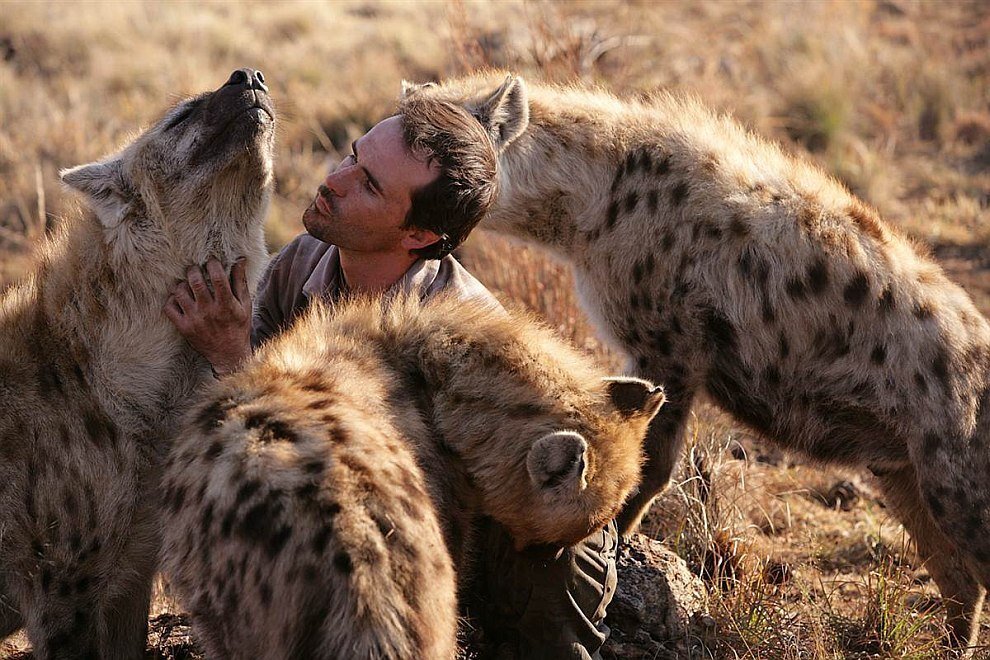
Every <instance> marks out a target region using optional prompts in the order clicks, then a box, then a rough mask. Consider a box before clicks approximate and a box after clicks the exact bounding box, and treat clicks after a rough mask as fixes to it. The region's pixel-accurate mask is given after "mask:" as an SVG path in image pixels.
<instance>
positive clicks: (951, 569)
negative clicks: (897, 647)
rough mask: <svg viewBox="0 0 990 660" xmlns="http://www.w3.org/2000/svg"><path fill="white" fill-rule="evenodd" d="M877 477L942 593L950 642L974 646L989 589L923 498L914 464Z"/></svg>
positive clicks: (888, 501) (893, 509)
mask: <svg viewBox="0 0 990 660" xmlns="http://www.w3.org/2000/svg"><path fill="white" fill-rule="evenodd" d="M878 480H879V482H880V487H881V489H882V491H883V494H884V500H885V502H886V504H887V506H888V507H890V509H891V510H892V511H893V512H894V515H895V516H896V517H897V519H898V520H900V521H901V523H902V524H903V525H904V527H905V528H906V529H907V530H908V532H909V533H910V534H911V538H912V539H914V542H915V544H916V545H917V548H918V555H919V557H920V558H921V559H922V560H923V561H924V562H925V567H926V568H927V569H928V572H929V573H930V574H931V576H932V578H933V579H934V580H935V583H936V584H937V585H938V588H939V591H940V592H941V594H942V600H943V602H944V604H945V614H946V624H947V626H948V629H949V635H950V638H949V640H948V643H949V645H950V646H952V647H954V648H957V649H964V648H966V647H968V646H973V645H974V644H975V642H976V636H977V633H978V632H979V621H980V612H981V610H982V609H983V597H984V595H985V593H986V590H985V589H984V588H983V587H982V586H981V585H980V582H979V580H978V579H977V576H976V575H975V574H974V573H973V572H972V570H971V569H970V566H969V565H968V564H967V558H966V557H965V556H964V554H963V553H962V552H960V551H959V550H958V549H957V546H956V544H955V543H953V542H952V540H951V539H950V538H949V537H948V536H946V534H945V533H944V532H942V530H941V529H940V528H939V526H938V525H937V524H936V522H935V519H934V518H933V517H932V515H931V513H930V512H929V508H928V506H926V505H925V503H924V502H923V501H922V496H921V490H920V486H919V482H918V475H917V473H916V472H915V469H914V467H912V466H910V465H909V466H906V467H904V468H901V469H898V470H894V471H890V472H885V473H883V474H880V475H878Z"/></svg>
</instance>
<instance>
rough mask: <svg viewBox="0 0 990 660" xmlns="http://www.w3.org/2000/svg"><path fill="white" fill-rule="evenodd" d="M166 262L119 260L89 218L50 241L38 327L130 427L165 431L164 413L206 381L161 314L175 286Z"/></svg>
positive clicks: (41, 274) (40, 283)
mask: <svg viewBox="0 0 990 660" xmlns="http://www.w3.org/2000/svg"><path fill="white" fill-rule="evenodd" d="M87 220H89V221H87ZM152 254H154V253H152ZM168 261H169V260H168V258H167V257H165V258H161V259H159V258H158V255H154V256H153V257H151V258H148V259H145V260H143V261H142V262H141V263H137V262H130V263H128V262H122V261H120V260H119V259H114V257H113V255H112V253H111V250H110V249H109V248H108V246H107V244H106V242H105V241H104V239H103V236H102V233H101V227H100V225H99V223H98V222H97V221H96V220H95V219H92V218H86V219H84V220H83V221H81V222H77V223H74V224H73V225H72V226H70V227H69V229H68V230H67V231H66V232H65V234H63V235H62V236H61V237H59V238H58V239H56V240H55V241H53V243H52V245H51V246H50V247H49V249H48V251H47V253H46V255H45V258H44V260H43V263H42V267H41V270H40V272H39V274H38V278H37V286H38V289H39V298H40V300H41V309H40V310H39V311H40V313H41V319H40V322H42V323H44V324H45V325H46V326H47V328H46V329H47V331H48V332H50V333H51V335H52V336H53V337H54V338H55V340H56V341H59V342H60V343H61V344H62V345H64V346H66V347H67V349H69V352H70V353H71V355H72V356H73V360H74V361H75V362H76V364H75V365H73V368H75V367H76V366H78V368H79V370H80V371H81V372H82V373H83V374H85V379H86V382H87V384H88V386H89V387H90V388H91V389H92V390H93V392H94V394H95V395H96V396H97V398H98V399H99V400H100V401H101V403H102V404H103V405H104V406H105V407H106V408H108V409H113V410H114V411H115V414H118V415H120V416H122V417H131V418H132V420H133V422H134V424H135V426H134V427H132V428H140V426H141V425H142V424H144V425H148V426H156V427H161V425H162V424H161V422H162V419H163V417H162V415H163V413H165V414H166V415H167V414H168V413H169V412H171V410H170V408H171V407H172V406H173V405H174V404H177V403H178V402H179V401H180V399H181V397H183V396H185V395H188V394H189V393H190V392H191V390H192V388H193V387H194V386H195V385H198V384H199V383H200V382H201V381H202V379H203V378H204V377H206V376H208V374H209V370H208V368H207V366H206V365H205V364H204V363H202V361H201V360H199V359H197V357H196V355H195V354H194V353H193V351H192V349H191V348H190V347H189V346H188V344H187V343H186V342H185V340H183V339H182V338H181V337H180V336H179V335H178V333H177V332H176V330H175V329H174V328H173V327H172V326H171V324H170V323H169V321H168V319H167V318H166V317H165V316H164V314H163V312H162V308H163V307H164V305H165V301H166V299H167V298H168V294H169V291H170V286H172V285H174V282H175V278H174V276H173V275H171V274H170V270H174V269H175V267H174V266H171V265H170V264H168V263H167V262H168Z"/></svg>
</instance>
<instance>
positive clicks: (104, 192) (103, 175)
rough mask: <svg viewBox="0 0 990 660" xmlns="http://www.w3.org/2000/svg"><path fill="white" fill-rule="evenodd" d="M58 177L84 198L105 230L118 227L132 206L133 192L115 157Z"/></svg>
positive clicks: (66, 171) (73, 168)
mask: <svg viewBox="0 0 990 660" xmlns="http://www.w3.org/2000/svg"><path fill="white" fill-rule="evenodd" d="M59 176H60V177H61V179H62V183H64V184H65V185H66V186H68V187H69V188H72V189H73V190H77V191H79V192H81V193H82V194H83V195H85V196H86V197H87V199H88V201H89V205H90V206H91V207H92V209H93V211H95V212H96V215H97V216H98V217H99V218H100V222H101V223H102V224H103V225H104V226H105V227H107V228H108V229H112V228H114V227H116V226H117V225H119V224H120V223H121V221H123V219H124V218H126V217H127V215H128V213H130V211H131V210H132V208H133V206H134V202H135V195H134V190H133V187H132V186H131V183H130V181H129V179H128V177H127V175H126V174H125V173H124V165H123V161H122V160H121V159H119V158H114V159H111V160H106V161H103V162H96V163H89V164H87V165H79V166H77V167H72V168H69V169H66V170H62V171H61V172H59Z"/></svg>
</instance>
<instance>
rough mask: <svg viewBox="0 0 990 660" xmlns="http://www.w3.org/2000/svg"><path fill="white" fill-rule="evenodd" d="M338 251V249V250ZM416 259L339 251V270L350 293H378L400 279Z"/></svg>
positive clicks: (406, 256) (388, 254)
mask: <svg viewBox="0 0 990 660" xmlns="http://www.w3.org/2000/svg"><path fill="white" fill-rule="evenodd" d="M338 249H339V248H338ZM414 263H416V257H415V256H413V255H411V254H409V253H408V252H407V253H406V255H405V256H403V255H396V254H395V253H385V254H372V253H368V252H350V251H348V250H343V249H341V250H340V269H341V271H342V272H343V275H344V279H345V280H346V281H347V288H348V290H349V291H351V292H352V293H380V292H382V291H386V290H388V289H389V287H391V286H392V285H393V284H395V283H396V282H398V281H399V280H400V279H402V276H403V275H405V274H406V271H407V270H409V268H410V266H412V265H413V264H414Z"/></svg>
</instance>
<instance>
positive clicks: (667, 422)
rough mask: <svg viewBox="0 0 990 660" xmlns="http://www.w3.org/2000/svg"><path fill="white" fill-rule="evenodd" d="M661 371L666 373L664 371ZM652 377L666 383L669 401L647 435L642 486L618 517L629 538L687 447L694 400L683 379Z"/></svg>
mask: <svg viewBox="0 0 990 660" xmlns="http://www.w3.org/2000/svg"><path fill="white" fill-rule="evenodd" d="M651 371H652V370H651ZM658 373H660V374H662V373H663V371H662V370H661V371H659V372H658ZM644 377H648V376H644ZM652 377H653V378H654V382H657V383H660V384H661V385H663V388H664V391H665V392H666V395H667V403H666V404H664V406H663V408H661V409H660V412H659V413H658V414H657V416H656V417H654V418H653V421H652V422H650V428H649V430H648V431H647V434H646V442H645V444H644V449H645V452H646V463H645V464H644V465H643V473H642V480H641V481H640V484H639V489H638V490H636V491H635V492H634V493H633V494H632V495H630V497H629V499H628V500H627V501H626V503H625V505H624V506H623V507H622V511H620V512H619V515H618V516H617V517H616V523H617V524H618V527H619V534H620V535H621V536H623V537H628V536H630V535H631V534H632V533H633V532H635V531H636V530H637V529H639V525H640V523H641V522H642V520H643V516H644V515H646V512H647V511H649V510H650V506H651V505H652V504H653V500H654V499H655V498H656V496H657V495H659V494H660V492H661V491H663V489H664V488H665V487H666V486H667V483H668V482H669V481H670V475H671V474H672V473H673V471H674V467H675V466H676V465H677V461H678V460H680V457H681V450H682V449H683V448H684V430H685V428H686V426H687V419H688V413H689V412H690V411H691V404H692V402H693V401H694V395H695V393H694V391H692V390H690V389H688V388H686V387H684V386H683V385H682V384H681V383H680V382H677V381H675V380H673V379H666V380H665V379H664V378H663V376H659V377H658V376H656V375H654V376H652Z"/></svg>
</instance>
